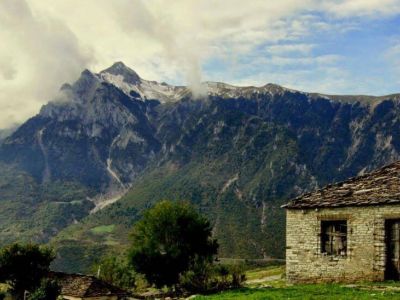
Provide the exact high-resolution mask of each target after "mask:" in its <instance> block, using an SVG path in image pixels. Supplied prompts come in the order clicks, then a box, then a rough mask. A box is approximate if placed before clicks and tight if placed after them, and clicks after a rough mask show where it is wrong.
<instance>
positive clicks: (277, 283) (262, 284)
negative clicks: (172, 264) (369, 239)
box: [194, 266, 400, 300]
mask: <svg viewBox="0 0 400 300" xmlns="http://www.w3.org/2000/svg"><path fill="white" fill-rule="evenodd" d="M284 272H285V269H284V266H275V267H274V266H271V267H264V268H256V269H253V270H249V271H247V272H246V278H247V281H246V284H245V286H244V287H243V288H242V289H237V290H231V291H225V292H221V293H218V294H213V295H208V296H197V297H195V298H194V299H195V300H222V299H224V300H225V299H227V300H229V299H238V300H241V299H246V300H262V299H266V300H267V299H268V300H269V299H271V300H275V299H301V300H314V299H326V300H338V299H339V300H350V299H356V300H359V299H360V300H362V299H400V283H399V282H383V283H361V284H357V285H345V284H343V285H340V284H313V285H311V284H310V285H287V284H286V281H285V279H284Z"/></svg>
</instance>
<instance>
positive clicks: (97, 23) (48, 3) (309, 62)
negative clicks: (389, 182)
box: [0, 0, 400, 129]
mask: <svg viewBox="0 0 400 300" xmlns="http://www.w3.org/2000/svg"><path fill="white" fill-rule="evenodd" d="M0 41H1V46H0V129H1V128H7V127H10V126H12V125H13V124H18V123H21V122H23V121H25V120H26V119H27V118H29V117H31V116H33V115H35V114H36V113H38V111H39V109H40V107H41V106H42V105H43V104H45V103H47V102H48V101H49V100H51V99H53V98H54V97H57V93H58V91H59V87H60V86H61V85H62V84H63V83H65V82H73V81H75V80H76V79H77V78H78V77H79V74H80V73H81V72H82V70H84V69H85V68H88V69H90V70H92V71H93V72H99V71H101V70H102V69H105V68H107V67H109V66H110V65H112V64H113V63H114V62H116V61H123V62H124V63H125V64H126V65H128V66H129V67H131V68H132V69H134V70H135V71H136V72H137V73H138V74H139V75H140V76H141V77H142V78H145V79H150V80H156V81H165V82H168V83H170V84H177V85H189V86H190V87H191V88H192V89H194V90H195V89H196V88H198V87H199V86H200V83H201V82H203V81H221V82H227V83H230V84H235V85H255V86H261V85H264V84H266V83H276V84H280V85H283V86H286V87H289V88H293V89H297V90H302V91H307V92H321V93H327V94H370V95H385V94H391V93H400V0H326V1H324V0H279V1H276V0H251V1H243V0H112V1H110V0H84V1H82V0H0Z"/></svg>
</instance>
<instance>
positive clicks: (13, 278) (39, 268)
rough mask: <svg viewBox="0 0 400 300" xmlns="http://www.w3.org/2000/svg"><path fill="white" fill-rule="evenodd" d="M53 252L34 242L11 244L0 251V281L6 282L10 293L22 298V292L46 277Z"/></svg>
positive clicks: (34, 287) (37, 284) (33, 286)
mask: <svg viewBox="0 0 400 300" xmlns="http://www.w3.org/2000/svg"><path fill="white" fill-rule="evenodd" d="M53 259H54V253H53V251H52V250H51V249H50V248H47V247H42V246H39V245H36V244H25V245H22V244H12V245H9V246H7V247H4V248H3V249H1V251H0V282H5V283H7V284H8V285H9V286H10V288H11V293H12V294H13V296H14V297H15V298H17V299H22V298H23V295H24V292H25V291H28V292H32V291H34V290H35V289H36V288H37V287H38V286H39V285H40V282H41V280H42V279H43V278H45V277H47V275H48V273H49V270H50V263H51V262H52V261H53Z"/></svg>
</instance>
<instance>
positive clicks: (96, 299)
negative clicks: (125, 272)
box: [50, 272, 129, 300]
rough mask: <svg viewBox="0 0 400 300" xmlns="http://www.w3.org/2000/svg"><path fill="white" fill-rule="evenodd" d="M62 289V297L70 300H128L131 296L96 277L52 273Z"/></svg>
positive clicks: (52, 276) (51, 275)
mask: <svg viewBox="0 0 400 300" xmlns="http://www.w3.org/2000/svg"><path fill="white" fill-rule="evenodd" d="M50 277H51V278H53V279H56V280H57V282H58V284H59V285H60V287H61V296H62V298H63V299H69V300H81V299H87V300H120V299H128V297H129V294H128V293H127V292H126V291H124V290H121V289H120V288H118V287H115V286H113V285H111V284H109V283H107V282H104V281H102V280H100V279H98V278H96V277H94V276H88V275H82V274H67V273H61V272H51V274H50Z"/></svg>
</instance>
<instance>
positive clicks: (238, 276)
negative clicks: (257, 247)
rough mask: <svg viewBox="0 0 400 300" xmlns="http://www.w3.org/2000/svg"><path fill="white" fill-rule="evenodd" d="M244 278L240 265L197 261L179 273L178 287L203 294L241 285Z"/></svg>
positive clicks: (188, 291)
mask: <svg viewBox="0 0 400 300" xmlns="http://www.w3.org/2000/svg"><path fill="white" fill-rule="evenodd" d="M245 280H246V276H245V274H244V267H243V266H242V265H220V264H212V263H210V262H205V261H199V262H196V263H195V264H194V265H193V266H192V268H191V269H190V270H189V271H187V272H185V273H184V274H182V275H181V277H180V288H181V289H182V290H183V292H186V293H189V294H193V293H201V294H205V293H211V292H216V291H222V290H226V289H230V288H238V287H241V286H242V284H243V283H244V281H245Z"/></svg>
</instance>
